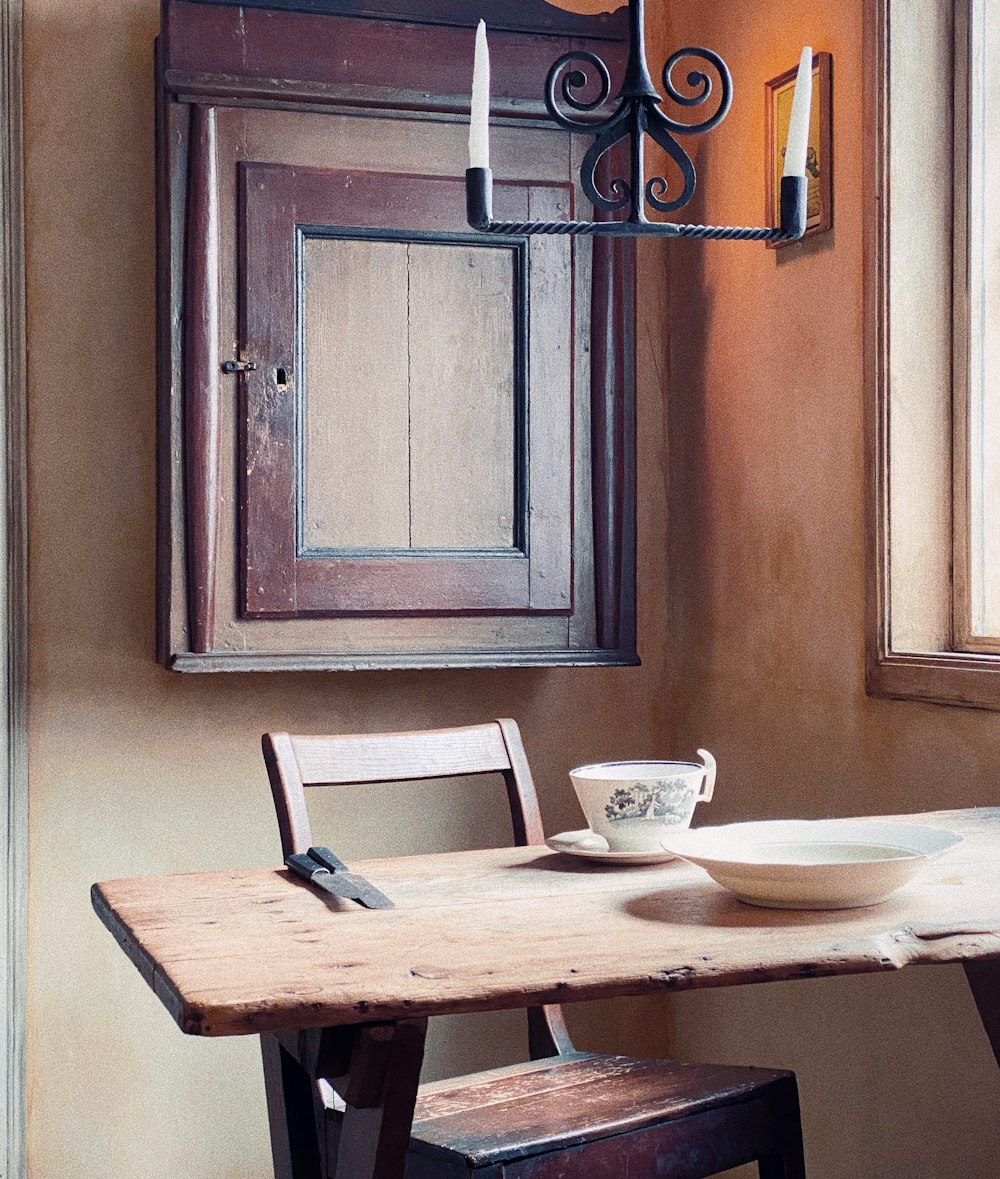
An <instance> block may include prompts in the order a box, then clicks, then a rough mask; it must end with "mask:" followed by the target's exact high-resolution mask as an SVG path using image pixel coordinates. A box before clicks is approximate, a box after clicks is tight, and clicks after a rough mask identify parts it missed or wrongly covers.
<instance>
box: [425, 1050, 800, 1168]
mask: <svg viewBox="0 0 1000 1179" xmlns="http://www.w3.org/2000/svg"><path fill="white" fill-rule="evenodd" d="M794 1086H795V1078H794V1076H793V1074H792V1073H788V1072H779V1071H776V1070H771V1069H759V1068H738V1067H728V1066H723V1065H704V1064H682V1063H679V1062H678V1061H672V1060H635V1059H632V1058H631V1057H627V1056H610V1055H603V1054H594V1053H585V1052H577V1053H573V1054H570V1055H565V1056H560V1057H551V1058H549V1059H546V1060H537V1061H533V1062H530V1063H528V1064H523V1065H514V1066H512V1067H510V1068H501V1069H493V1070H491V1071H488V1072H481V1073H476V1074H475V1075H474V1076H471V1077H457V1078H455V1079H453V1080H448V1081H440V1082H437V1083H435V1084H431V1085H425V1086H422V1087H421V1090H420V1095H419V1097H418V1101H417V1108H416V1112H415V1115H414V1123H413V1132H412V1138H411V1142H410V1150H411V1152H412V1153H414V1154H417V1155H425V1156H435V1157H436V1158H437V1159H438V1160H439V1161H440V1162H441V1163H445V1162H448V1161H451V1162H453V1163H459V1162H461V1163H462V1164H463V1165H464V1167H465V1168H466V1169H469V1170H471V1169H478V1168H481V1167H488V1166H498V1165H501V1164H504V1163H509V1162H512V1161H515V1160H517V1159H523V1158H527V1157H528V1156H532V1155H541V1154H548V1153H551V1152H554V1151H562V1150H572V1149H573V1148H576V1147H581V1146H583V1145H584V1144H586V1143H589V1142H594V1141H596V1140H598V1139H604V1138H612V1137H617V1136H621V1135H627V1134H630V1133H631V1132H633V1131H635V1130H641V1129H645V1128H647V1127H650V1126H656V1125H663V1124H665V1123H671V1122H678V1121H681V1120H683V1119H685V1118H690V1117H693V1116H695V1115H698V1114H703V1113H708V1112H709V1111H711V1110H715V1109H721V1108H726V1109H728V1108H730V1107H733V1106H735V1105H738V1104H740V1103H741V1102H748V1101H751V1100H753V1099H756V1098H759V1097H761V1096H762V1095H764V1094H766V1093H770V1094H773V1095H774V1096H775V1098H777V1099H778V1100H784V1099H785V1098H786V1097H787V1096H791V1095H793V1094H794V1093H795V1088H794Z"/></svg>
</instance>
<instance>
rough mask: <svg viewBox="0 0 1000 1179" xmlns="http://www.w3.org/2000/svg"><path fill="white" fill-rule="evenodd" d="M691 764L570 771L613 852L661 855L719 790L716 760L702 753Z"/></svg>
mask: <svg viewBox="0 0 1000 1179" xmlns="http://www.w3.org/2000/svg"><path fill="white" fill-rule="evenodd" d="M698 756H699V757H700V758H701V759H702V764H701V765H699V764H698V763H697V762H691V761H608V762H599V763H597V764H595V765H589V766H580V767H579V768H578V769H575V770H570V774H569V776H570V779H571V780H572V782H573V789H574V790H575V791H576V796H577V798H578V799H579V800H580V806H581V807H583V813H584V814H585V815H586V817H587V823H588V824H589V826H590V829H591V831H593V832H594V833H595V834H596V835H601V836H603V837H604V838H605V839H606V840H607V841H608V848H609V849H610V850H611V851H615V852H622V851H629V852H644V851H658V850H659V848H660V840H662V839H663V838H665V836H666V835H667V833H668V832H669V831H671V830H676V829H677V828H680V827H689V826H690V825H691V816H692V815H693V814H694V808H695V807H696V806H697V805H698V803H699V802H709V801H710V800H711V798H712V793H713V791H714V790H715V758H714V757H713V756H712V755H711V754H710V753H709V752H708V751H707V750H706V749H699V750H698Z"/></svg>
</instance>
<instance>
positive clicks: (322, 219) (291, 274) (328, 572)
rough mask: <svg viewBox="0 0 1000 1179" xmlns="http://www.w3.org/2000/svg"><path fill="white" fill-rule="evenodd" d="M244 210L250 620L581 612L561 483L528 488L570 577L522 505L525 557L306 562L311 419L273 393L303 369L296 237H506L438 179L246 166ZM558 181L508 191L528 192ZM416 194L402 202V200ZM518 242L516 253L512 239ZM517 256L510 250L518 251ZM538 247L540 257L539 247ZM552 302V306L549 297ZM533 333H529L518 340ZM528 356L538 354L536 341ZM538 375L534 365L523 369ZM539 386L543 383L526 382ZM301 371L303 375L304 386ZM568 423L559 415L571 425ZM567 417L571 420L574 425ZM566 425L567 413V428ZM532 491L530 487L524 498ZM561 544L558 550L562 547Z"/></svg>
mask: <svg viewBox="0 0 1000 1179" xmlns="http://www.w3.org/2000/svg"><path fill="white" fill-rule="evenodd" d="M241 173H242V177H241V179H242V183H241V186H240V190H241V199H242V205H243V215H242V221H243V232H242V238H243V243H242V250H241V254H242V259H241V269H242V272H243V279H242V281H241V284H240V286H241V291H242V292H243V298H242V300H241V302H242V306H241V339H240V345H241V350H242V351H243V352H245V353H246V354H247V355H248V356H252V357H253V359H254V360H255V361H256V362H257V367H256V369H255V370H254V371H253V372H250V373H248V374H247V380H246V383H245V406H246V408H245V411H244V413H243V414H242V415H241V416H242V419H243V421H244V423H245V431H244V438H243V446H242V451H243V459H244V461H243V462H242V463H241V464H240V467H241V471H242V472H243V487H242V495H241V517H242V529H241V531H242V541H243V557H244V579H243V580H244V594H243V610H244V612H245V614H246V615H247V616H248V617H251V618H252V617H265V618H284V617H301V616H308V615H318V616H332V615H338V614H376V615H383V614H390V613H400V614H416V613H421V612H426V613H432V614H471V613H477V612H481V613H490V614H494V613H496V614H499V613H507V612H511V613H524V614H528V613H568V612H569V611H570V610H571V609H572V575H573V566H572V553H571V539H572V531H573V522H572V497H571V492H572V485H571V482H569V481H567V480H565V479H561V480H558V481H552V480H550V481H547V482H546V483H542V482H541V481H539V484H538V486H532V487H531V488H530V497H531V504H532V510H533V514H534V515H536V516H537V518H539V519H544V520H546V521H547V522H548V525H549V535H550V537H553V538H554V539H555V543H556V544H557V545H559V546H561V547H565V549H566V552H565V554H564V555H563V556H562V557H559V556H557V557H556V559H554V560H553V559H552V558H551V556H550V555H549V554H545V556H546V557H548V558H549V560H548V562H547V564H548V566H549V568H550V570H552V571H555V572H557V574H561V577H557V578H556V579H555V581H554V580H553V578H552V577H551V576H550V577H547V578H545V579H541V581H540V579H538V578H537V577H533V576H532V563H533V553H534V550H535V546H536V540H535V537H534V536H533V534H532V533H533V530H532V528H531V524H530V521H529V519H528V515H529V513H528V512H527V504H526V503H525V504H523V506H522V508H521V511H522V513H523V517H524V519H523V521H522V531H523V533H524V547H523V549H521V548H511V549H509V550H505V551H498V552H495V553H446V552H434V553H422V554H413V553H410V552H408V551H406V550H402V551H400V552H399V553H356V552H350V553H346V552H345V553H336V554H333V553H331V554H306V553H303V552H300V551H299V547H298V543H297V538H296V515H297V500H298V495H297V488H296V469H295V467H296V464H295V463H294V462H289V460H288V455H289V454H290V453H295V450H296V448H297V435H298V433H299V431H300V430H301V428H302V426H301V423H298V422H297V421H296V419H297V415H298V406H299V404H300V402H299V400H298V398H297V397H296V396H294V395H293V394H292V393H291V391H290V390H285V391H282V390H280V389H279V388H277V387H276V385H275V379H274V372H275V370H276V368H278V367H281V368H285V369H288V370H291V368H292V357H293V355H294V351H295V340H296V336H297V331H298V325H297V324H296V322H295V308H296V304H297V302H298V301H297V299H296V296H295V292H296V287H297V284H298V275H297V273H296V271H297V266H298V261H297V258H296V250H295V239H296V231H297V229H298V227H301V226H309V227H336V226H345V227H351V228H354V229H371V230H375V231H378V230H385V229H394V230H400V231H416V232H422V233H428V234H434V233H437V234H461V233H462V232H463V230H464V231H465V233H466V234H467V236H468V237H469V238H470V239H471V240H473V241H475V242H478V243H482V246H483V248H504V242H503V240H498V239H489V238H483V237H477V236H475V235H472V234H471V233H469V232H468V227H467V226H465V225H464V224H463V222H462V221H461V220H460V216H461V210H462V209H463V207H464V206H463V199H464V191H465V190H464V186H463V184H462V182H461V181H460V180H457V179H452V178H448V177H440V176H405V177H403V176H392V177H391V178H387V177H386V176H385V175H383V174H374V173H364V172H357V171H349V172H346V171H338V170H335V169H329V170H326V169H323V170H321V169H316V168H302V167H291V166H287V165H282V164H267V163H246V164H243V165H242V167H241ZM552 187H554V186H551V185H538V184H531V183H527V182H525V183H524V184H508V185H505V188H506V189H507V190H508V195H510V190H511V189H520V190H523V194H524V195H523V212H524V215H525V216H527V210H528V194H529V192H530V191H532V190H538V189H541V188H552ZM401 193H402V194H405V196H404V197H402V198H401V196H400V194H401ZM514 244H515V245H516V243H514ZM508 248H510V247H508ZM529 248H530V247H529ZM531 284H532V279H531V277H530V271H529V276H528V278H527V285H528V289H527V290H523V291H518V292H517V299H518V303H519V304H520V305H521V307H520V308H519V309H518V310H517V311H516V312H515V314H516V317H517V318H518V320H519V321H522V320H523V321H524V323H525V325H526V323H527V319H528V311H527V305H528V300H529V298H530V288H531ZM539 301H540V300H539ZM562 320H563V321H562V322H561V323H555V322H551V321H549V322H546V323H544V324H542V325H540V327H539V329H538V330H539V333H540V334H543V336H544V338H543V339H542V340H541V341H540V342H536V345H535V346H536V347H544V348H548V349H554V350H555V351H556V352H557V353H560V352H561V353H562V354H563V355H568V354H569V353H570V352H571V350H572V323H571V319H570V314H569V308H568V306H567V307H566V309H565V315H564V316H563V317H562ZM519 334H520V335H522V337H524V333H523V332H522V333H519ZM520 346H521V348H523V349H527V347H528V340H527V338H522V339H521V341H520ZM525 368H526V369H527V365H525ZM525 377H526V382H527V383H528V384H529V385H530V382H531V376H530V373H529V372H526V373H525ZM301 380H302V374H297V382H298V384H301ZM519 392H520V394H521V396H523V397H524V398H525V400H526V402H527V404H529V405H531V407H532V408H531V413H532V415H533V416H534V417H538V418H539V419H541V418H542V417H544V416H546V415H551V414H552V413H553V411H554V410H558V408H559V407H557V406H555V405H553V401H552V398H553V392H552V391H551V390H547V389H540V390H539V391H538V393H537V396H535V397H533V396H532V393H531V390H530V387H529V388H524V389H521V390H519ZM560 416H561V415H560ZM567 416H568V415H567ZM556 420H557V421H558V420H559V419H558V416H557V418H556ZM526 490H527V489H526ZM550 543H551V541H550Z"/></svg>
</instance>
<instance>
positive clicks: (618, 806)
mask: <svg viewBox="0 0 1000 1179" xmlns="http://www.w3.org/2000/svg"><path fill="white" fill-rule="evenodd" d="M690 799H691V787H690V786H689V785H687V784H686V783H685V782H683V781H679V780H675V781H673V782H658V783H657V784H656V785H655V786H654V785H648V786H643V785H640V784H639V783H637V782H636V783H633V785H631V786H626V787H623V788H622V789H620V790H616V791H615V792H614V794H612V795H611V798H610V799H609V800H608V803H607V806H605V808H604V813H605V815H606V816H607V817H608V818H609V819H610V820H611V822H612V823H616V822H619V821H620V820H622V819H659V820H661V821H664V820H665V821H667V822H671V821H673V822H674V823H682V822H683V821H684V820H685V819H686V818H687V816H688V809H689V803H690Z"/></svg>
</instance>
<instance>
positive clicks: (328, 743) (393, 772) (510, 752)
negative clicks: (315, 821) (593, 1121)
mask: <svg viewBox="0 0 1000 1179" xmlns="http://www.w3.org/2000/svg"><path fill="white" fill-rule="evenodd" d="M262 745H263V749H264V762H265V764H266V765H267V773H268V777H269V778H270V780H271V793H272V795H273V797H274V809H275V812H276V813H277V816H278V829H279V831H280V833H281V850H282V854H283V855H285V856H290V855H293V854H295V853H297V852H305V851H308V849H309V848H310V847H311V846H312V845H313V843H314V840H313V837H312V831H311V829H310V825H309V814H308V811H307V810H306V800H305V789H306V787H312V786H348V785H359V784H362V783H365V782H416V781H421V780H426V779H429V778H454V777H466V776H471V775H477V774H500V775H501V776H502V777H503V780H504V783H505V785H506V787H507V801H508V804H509V806H510V815H511V821H512V823H513V827H514V843H515V844H516V845H517V846H518V847H526V846H535V845H539V844H544V842H545V835H544V832H543V829H542V818H541V812H540V811H539V808H538V796H537V795H536V793H535V784H534V782H533V781H532V777H531V770H530V768H529V766H528V758H527V756H526V754H525V752H524V746H523V744H522V743H521V734H520V731H519V730H518V727H517V725H516V724H515V722H514V721H512V720H498V721H492V722H491V723H489V724H485V725H470V726H467V727H465V728H455V729H424V730H420V731H417V732H410V733H370V734H368V733H365V734H346V735H340V736H328V737H309V736H303V737H295V736H291V735H290V734H288V733H265V734H264V736H263V739H262ZM528 1038H529V1047H530V1051H531V1056H532V1059H539V1058H541V1057H545V1056H554V1055H558V1054H560V1053H567V1052H572V1051H573V1050H574V1049H573V1044H572V1041H571V1040H570V1038H569V1033H568V1032H567V1030H566V1024H565V1022H564V1020H563V1017H562V1012H561V1010H560V1009H559V1007H557V1006H546V1007H538V1008H530V1009H529V1011H528Z"/></svg>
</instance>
